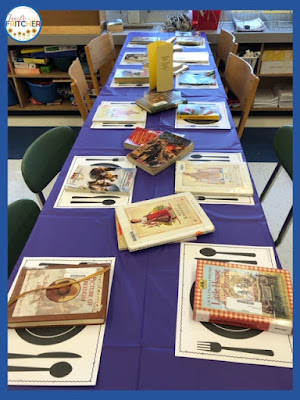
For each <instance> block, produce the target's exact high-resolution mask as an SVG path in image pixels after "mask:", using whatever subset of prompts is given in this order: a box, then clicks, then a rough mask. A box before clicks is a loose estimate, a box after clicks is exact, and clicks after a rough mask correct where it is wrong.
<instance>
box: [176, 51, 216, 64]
mask: <svg viewBox="0 0 300 400" xmlns="http://www.w3.org/2000/svg"><path fill="white" fill-rule="evenodd" d="M173 61H175V62H183V63H195V64H203V65H209V53H208V52H207V51H197V52H195V51H183V52H175V53H174V55H173Z"/></svg>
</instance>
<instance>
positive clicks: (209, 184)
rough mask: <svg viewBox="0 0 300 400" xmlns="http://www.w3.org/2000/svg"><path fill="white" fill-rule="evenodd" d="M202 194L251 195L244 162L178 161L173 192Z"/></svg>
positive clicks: (249, 180) (251, 187)
mask: <svg viewBox="0 0 300 400" xmlns="http://www.w3.org/2000/svg"><path fill="white" fill-rule="evenodd" d="M187 191H188V192H192V193H194V194H203V195H213V194H217V195H228V194H234V195H239V196H253V186H252V183H251V179H250V175H249V171H248V167H247V164H246V163H214V162H209V163H201V162H191V161H178V162H177V163H176V173H175V192H176V193H180V192H187Z"/></svg>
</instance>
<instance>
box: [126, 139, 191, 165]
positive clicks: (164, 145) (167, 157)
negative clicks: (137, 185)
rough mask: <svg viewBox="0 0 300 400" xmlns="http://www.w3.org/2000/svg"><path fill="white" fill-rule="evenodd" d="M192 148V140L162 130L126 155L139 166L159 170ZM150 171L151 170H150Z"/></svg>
mask: <svg viewBox="0 0 300 400" xmlns="http://www.w3.org/2000/svg"><path fill="white" fill-rule="evenodd" d="M191 150H193V142H192V141H191V140H188V139H185V138H183V137H180V136H178V135H175V134H174V133H171V132H163V133H162V134H161V135H159V136H158V137H157V138H155V139H153V140H150V141H149V142H147V143H145V144H144V145H143V146H142V147H140V148H138V149H135V150H133V151H132V152H131V153H129V154H128V155H127V158H128V160H129V161H131V162H133V163H134V164H136V165H137V166H139V167H141V168H143V167H144V168H145V170H146V171H147V168H148V169H150V171H152V172H155V170H158V171H160V170H161V168H163V167H164V166H168V165H170V164H171V163H173V162H175V160H176V159H178V158H179V157H183V156H184V155H185V154H186V153H187V152H188V151H191ZM150 173H151V172H150Z"/></svg>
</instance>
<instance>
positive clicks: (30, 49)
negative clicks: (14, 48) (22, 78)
mask: <svg viewBox="0 0 300 400" xmlns="http://www.w3.org/2000/svg"><path fill="white" fill-rule="evenodd" d="M40 51H44V47H35V48H29V49H21V50H20V53H21V54H27V53H38V52H40Z"/></svg>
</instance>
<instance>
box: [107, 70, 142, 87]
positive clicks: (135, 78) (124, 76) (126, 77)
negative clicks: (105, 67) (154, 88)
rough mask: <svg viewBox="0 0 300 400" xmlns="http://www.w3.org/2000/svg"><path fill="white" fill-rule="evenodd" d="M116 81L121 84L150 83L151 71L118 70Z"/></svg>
mask: <svg viewBox="0 0 300 400" xmlns="http://www.w3.org/2000/svg"><path fill="white" fill-rule="evenodd" d="M114 81H115V83H121V84H130V83H133V84H138V83H149V70H148V69H142V70H138V69H116V72H115V76H114Z"/></svg>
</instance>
